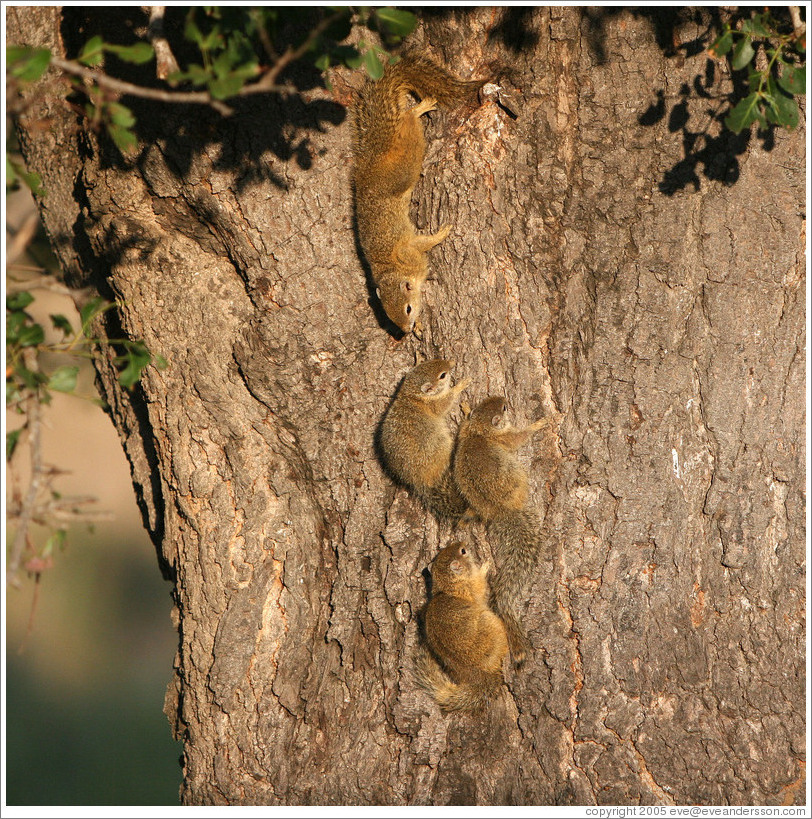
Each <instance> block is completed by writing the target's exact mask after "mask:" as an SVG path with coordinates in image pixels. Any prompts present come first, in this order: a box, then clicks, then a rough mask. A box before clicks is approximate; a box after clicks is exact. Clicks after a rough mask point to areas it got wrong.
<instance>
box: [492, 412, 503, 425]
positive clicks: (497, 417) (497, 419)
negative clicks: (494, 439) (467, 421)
mask: <svg viewBox="0 0 812 819" xmlns="http://www.w3.org/2000/svg"><path fill="white" fill-rule="evenodd" d="M501 420H502V414H501V413H497V414H496V415H494V416H493V418H491V424H492V425H493V426H495V427H498V426H499V422H500V421H501Z"/></svg>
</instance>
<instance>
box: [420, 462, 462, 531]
mask: <svg viewBox="0 0 812 819" xmlns="http://www.w3.org/2000/svg"><path fill="white" fill-rule="evenodd" d="M420 498H421V500H422V501H423V503H424V504H425V505H426V506H427V507H428V509H429V510H430V511H431V512H433V513H434V514H435V515H436V516H437V517H438V518H440V519H441V520H448V521H453V522H456V521H458V520H459V519H460V518H461V517H462V516H463V515H464V514H465V511H466V509H467V508H468V504H467V503H466V502H465V498H463V496H462V495H461V494H460V490H459V489H457V484H456V483H454V478H453V477H452V475H451V470H450V469H449V470H446V472H445V473H444V474H443V477H442V479H441V480H440V482H439V483H438V484H437V485H436V486H433V487H431V489H426V490H424V491H423V492H422V493H420Z"/></svg>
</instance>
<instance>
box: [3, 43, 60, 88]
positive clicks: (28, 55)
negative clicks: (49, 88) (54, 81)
mask: <svg viewBox="0 0 812 819" xmlns="http://www.w3.org/2000/svg"><path fill="white" fill-rule="evenodd" d="M50 64H51V52H50V51H49V50H48V49H47V48H31V47H30V46H13V45H11V46H8V48H7V49H6V67H7V68H8V70H9V73H10V74H11V75H12V76H13V77H17V79H19V80H22V81H23V82H35V81H36V80H38V79H39V78H40V77H41V76H42V75H43V74H44V73H45V72H46V71H47V70H48V66H49V65H50Z"/></svg>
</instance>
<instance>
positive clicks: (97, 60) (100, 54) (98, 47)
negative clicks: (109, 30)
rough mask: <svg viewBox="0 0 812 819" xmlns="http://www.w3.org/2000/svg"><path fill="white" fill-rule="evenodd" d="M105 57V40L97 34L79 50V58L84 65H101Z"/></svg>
mask: <svg viewBox="0 0 812 819" xmlns="http://www.w3.org/2000/svg"><path fill="white" fill-rule="evenodd" d="M103 59H104V40H103V39H102V38H101V37H100V36H99V35H98V34H97V35H96V36H95V37H91V38H90V39H89V40H88V41H87V42H86V43H85V47H84V48H83V49H82V50H81V51H80V52H79V57H78V60H79V62H80V63H84V65H91V66H93V65H100V64H101V62H102V60H103Z"/></svg>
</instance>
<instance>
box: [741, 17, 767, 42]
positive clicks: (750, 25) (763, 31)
mask: <svg viewBox="0 0 812 819" xmlns="http://www.w3.org/2000/svg"><path fill="white" fill-rule="evenodd" d="M766 18H767V15H766V14H754V15H753V17H752V19H750V20H745V21H744V22H743V23H742V31H743V32H745V33H748V32H749V33H751V34H756V35H758V36H759V37H770V36H772V35H773V34H775V32H774V31H771V30H770V28H769V26H768V25H766V24H765V23H766Z"/></svg>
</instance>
